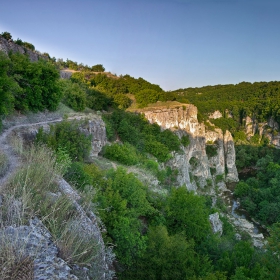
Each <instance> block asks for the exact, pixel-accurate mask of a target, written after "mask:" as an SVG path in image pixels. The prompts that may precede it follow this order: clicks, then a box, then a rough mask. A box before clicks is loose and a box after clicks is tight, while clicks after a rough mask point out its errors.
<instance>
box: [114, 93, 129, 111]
mask: <svg viewBox="0 0 280 280" xmlns="http://www.w3.org/2000/svg"><path fill="white" fill-rule="evenodd" d="M114 102H115V103H116V104H117V105H118V108H119V109H126V108H128V107H129V106H130V105H131V99H130V98H129V97H128V96H127V95H125V94H121V93H119V94H116V95H114Z"/></svg>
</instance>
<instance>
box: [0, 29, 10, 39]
mask: <svg viewBox="0 0 280 280" xmlns="http://www.w3.org/2000/svg"><path fill="white" fill-rule="evenodd" d="M1 36H2V37H3V38H4V39H6V40H11V39H12V35H11V33H9V32H7V31H5V32H2V33H1Z"/></svg>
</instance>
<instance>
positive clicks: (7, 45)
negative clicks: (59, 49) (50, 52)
mask: <svg viewBox="0 0 280 280" xmlns="http://www.w3.org/2000/svg"><path fill="white" fill-rule="evenodd" d="M0 51H2V52H4V53H5V54H8V53H9V52H10V51H12V52H17V53H21V54H27V55H28V57H29V59H30V60H31V61H38V60H39V59H40V58H42V59H46V60H47V59H48V57H47V56H45V55H43V54H41V53H39V52H37V51H31V50H29V49H27V48H25V47H22V46H19V45H17V44H15V43H14V42H13V40H6V39H5V38H3V37H2V36H0Z"/></svg>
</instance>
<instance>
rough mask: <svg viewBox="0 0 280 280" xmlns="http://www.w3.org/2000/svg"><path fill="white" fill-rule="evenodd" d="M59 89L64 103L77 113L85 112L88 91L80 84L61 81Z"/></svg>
mask: <svg viewBox="0 0 280 280" xmlns="http://www.w3.org/2000/svg"><path fill="white" fill-rule="evenodd" d="M59 87H60V90H61V92H62V96H63V97H62V98H63V102H64V103H65V104H66V105H67V106H69V107H70V108H72V109H74V110H75V111H83V110H84V109H85V107H86V105H87V94H86V89H85V88H84V87H83V86H81V85H80V84H78V83H73V82H71V81H70V80H64V79H61V80H60V81H59Z"/></svg>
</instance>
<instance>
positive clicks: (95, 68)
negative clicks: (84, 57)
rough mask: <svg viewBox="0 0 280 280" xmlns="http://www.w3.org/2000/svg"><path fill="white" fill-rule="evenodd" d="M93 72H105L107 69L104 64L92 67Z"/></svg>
mask: <svg viewBox="0 0 280 280" xmlns="http://www.w3.org/2000/svg"><path fill="white" fill-rule="evenodd" d="M91 71H93V72H104V71H105V68H104V67H103V65H102V64H96V65H94V66H91Z"/></svg>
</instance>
